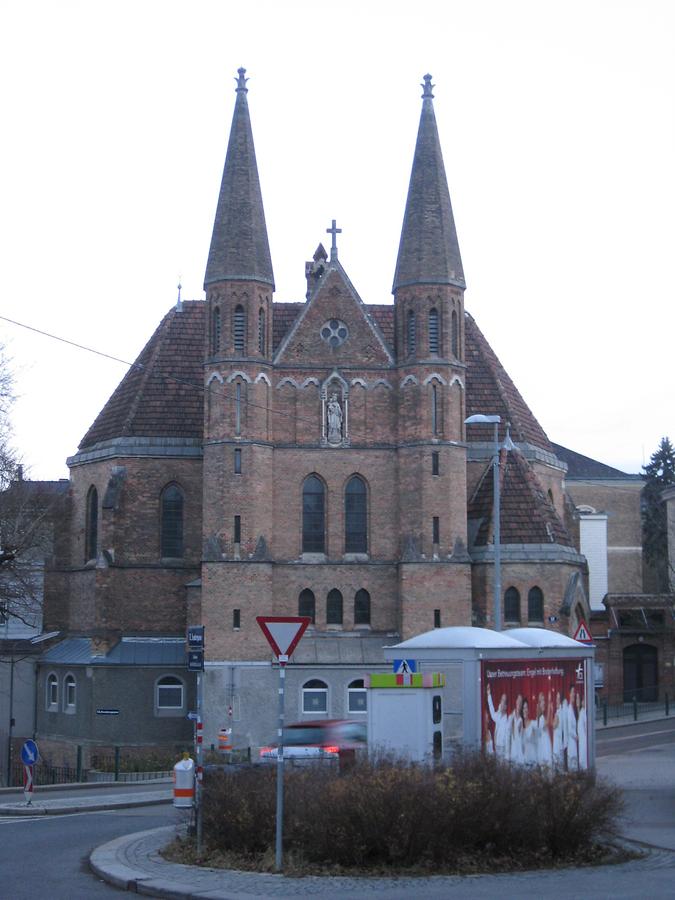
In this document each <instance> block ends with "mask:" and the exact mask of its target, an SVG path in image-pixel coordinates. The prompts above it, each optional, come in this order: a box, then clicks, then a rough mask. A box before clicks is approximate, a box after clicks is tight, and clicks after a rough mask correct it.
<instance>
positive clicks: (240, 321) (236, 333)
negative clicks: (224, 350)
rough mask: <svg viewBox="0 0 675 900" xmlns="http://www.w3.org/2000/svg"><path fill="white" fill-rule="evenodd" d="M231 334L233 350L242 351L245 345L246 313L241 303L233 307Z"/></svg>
mask: <svg viewBox="0 0 675 900" xmlns="http://www.w3.org/2000/svg"><path fill="white" fill-rule="evenodd" d="M232 334H233V337H234V352H235V353H243V352H244V348H245V346H246V313H245V312H244V307H243V306H242V305H241V303H239V304H238V305H237V306H236V307H235V309H234V320H233V323H232Z"/></svg>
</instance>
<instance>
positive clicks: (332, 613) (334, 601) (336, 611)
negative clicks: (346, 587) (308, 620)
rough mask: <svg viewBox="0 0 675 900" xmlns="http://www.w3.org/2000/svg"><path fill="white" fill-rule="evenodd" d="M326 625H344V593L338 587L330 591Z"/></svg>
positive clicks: (327, 601)
mask: <svg viewBox="0 0 675 900" xmlns="http://www.w3.org/2000/svg"><path fill="white" fill-rule="evenodd" d="M326 625H342V594H341V593H340V591H338V590H337V588H333V590H332V591H328V597H327V598H326Z"/></svg>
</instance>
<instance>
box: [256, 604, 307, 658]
mask: <svg viewBox="0 0 675 900" xmlns="http://www.w3.org/2000/svg"><path fill="white" fill-rule="evenodd" d="M255 620H256V622H257V623H258V625H260V627H261V629H262V633H263V634H264V635H265V637H266V638H267V642H268V644H269V645H270V647H271V648H272V650H273V652H274V655H275V656H276V657H278V659H279V662H281V663H285V662H287V660H288V657H289V656H290V655H291V653H292V652H293V651H294V650H295V648H296V647H297V645H298V641H299V640H300V638H301V637H302V636H303V634H304V633H305V631H306V630H307V626H308V625H309V624H310V623H311V621H312V620H311V619H310V617H309V616H256V617H255Z"/></svg>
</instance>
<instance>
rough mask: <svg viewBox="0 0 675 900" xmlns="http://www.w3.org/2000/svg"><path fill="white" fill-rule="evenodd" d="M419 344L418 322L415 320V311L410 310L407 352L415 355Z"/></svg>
mask: <svg viewBox="0 0 675 900" xmlns="http://www.w3.org/2000/svg"><path fill="white" fill-rule="evenodd" d="M416 345H417V323H416V322H415V311H414V310H413V309H409V310H408V316H407V319H406V353H407V355H408V356H414V355H415V350H416Z"/></svg>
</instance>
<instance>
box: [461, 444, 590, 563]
mask: <svg viewBox="0 0 675 900" xmlns="http://www.w3.org/2000/svg"><path fill="white" fill-rule="evenodd" d="M501 479H502V480H501V494H500V506H501V517H500V522H501V543H502V544H549V543H550V544H560V545H562V546H564V547H573V546H574V544H573V541H572V539H571V537H570V535H569V534H568V532H567V530H566V528H565V526H564V525H563V523H562V522H561V520H560V517H559V516H558V514H557V512H556V511H555V508H554V506H553V504H552V503H551V501H550V500H549V498H548V496H547V494H546V492H545V491H544V488H543V487H542V485H541V483H540V482H539V479H538V478H537V476H536V475H535V473H534V470H533V469H532V468H531V466H530V465H529V463H528V462H527V460H526V459H525V457H524V456H523V454H522V453H521V452H520V451H519V450H517V449H516V450H511V451H510V452H508V453H507V452H506V451H505V450H503V451H502V462H501ZM492 491H493V481H492V465H491V464H488V466H487V468H486V470H485V473H484V475H483V477H482V478H481V480H480V481H479V483H478V485H477V487H476V490H475V491H474V493H473V496H472V497H471V499H470V500H469V506H468V519H469V521H474V522H480V525H479V527H478V530H477V533H476V535H475V537H474V541H473V543H474V545H475V546H485V545H486V544H488V543H491V541H492Z"/></svg>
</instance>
